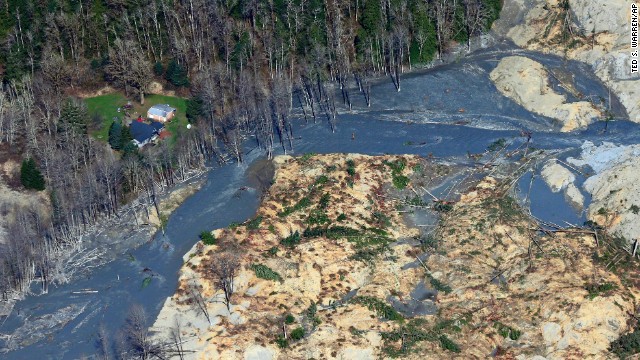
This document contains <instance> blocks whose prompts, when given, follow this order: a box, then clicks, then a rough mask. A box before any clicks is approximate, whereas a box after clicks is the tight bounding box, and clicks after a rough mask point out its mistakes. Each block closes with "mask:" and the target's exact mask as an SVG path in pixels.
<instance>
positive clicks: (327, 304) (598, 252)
mask: <svg viewBox="0 0 640 360" xmlns="http://www.w3.org/2000/svg"><path fill="white" fill-rule="evenodd" d="M523 161H526V159H523ZM275 162H276V173H275V178H274V183H273V185H272V187H271V189H270V190H269V191H268V193H267V194H266V195H265V198H264V199H263V202H262V205H261V207H260V208H259V210H258V213H257V215H256V217H255V218H254V219H251V220H249V221H247V222H245V223H243V224H233V225H231V226H229V227H228V228H225V229H218V230H216V231H214V232H213V233H212V234H213V236H214V237H215V244H212V245H205V244H204V243H202V242H201V243H198V244H196V246H194V248H193V249H192V251H191V252H190V253H189V254H187V255H185V264H184V266H183V268H182V269H181V272H180V280H179V288H178V290H177V292H176V294H175V295H174V296H172V297H171V298H168V299H167V300H166V302H165V304H164V307H163V309H162V311H161V312H160V315H159V317H158V318H157V320H156V322H155V324H154V326H153V328H152V330H154V331H155V332H156V338H157V339H171V338H172V339H174V340H176V339H177V340H179V341H178V342H179V343H180V344H181V348H182V349H183V350H184V354H185V358H192V359H310V358H316V359H318V358H326V359H345V358H348V359H377V358H390V357H401V358H407V359H425V358H427V359H442V358H459V359H469V358H487V357H491V356H495V357H500V358H505V359H506V358H516V359H543V358H544V359H566V358H576V359H578V358H579V359H582V358H605V357H609V356H611V355H610V354H609V352H608V348H609V345H610V343H611V342H612V341H614V340H615V339H616V338H618V337H619V336H620V334H622V333H623V332H626V331H628V330H629V325H628V320H629V318H630V316H629V313H634V312H635V306H636V304H635V300H634V299H635V298H637V296H639V295H640V293H639V292H638V288H637V284H636V279H635V278H634V277H631V278H628V277H625V278H621V277H620V276H619V275H616V273H615V272H612V271H609V270H610V269H611V268H613V267H611V266H609V265H610V264H606V261H607V259H610V258H611V253H610V251H611V250H609V248H608V247H606V246H604V242H605V241H606V240H605V239H604V238H600V245H601V246H600V247H598V246H597V243H596V239H595V238H594V236H593V234H588V233H584V232H581V231H580V230H567V231H566V232H558V233H555V234H554V233H550V232H547V233H545V232H541V231H539V228H538V226H537V224H535V223H534V222H533V221H531V220H530V219H529V218H527V217H526V216H525V215H524V214H523V212H522V211H521V209H520V208H519V207H518V206H517V204H516V202H515V201H514V200H513V199H512V198H511V197H509V196H508V193H509V192H508V188H509V187H510V184H512V181H513V179H508V180H506V181H504V182H501V181H499V180H497V179H495V178H491V177H488V178H485V179H484V180H482V181H481V182H479V183H477V184H476V185H475V186H473V187H472V188H471V189H469V190H468V191H466V192H465V193H464V195H462V198H461V199H460V201H458V202H457V203H456V204H448V203H432V204H431V205H430V206H431V207H433V208H434V209H437V210H439V211H440V212H441V213H442V214H443V218H442V220H441V222H440V223H439V225H438V226H437V228H436V229H435V231H433V232H432V233H431V234H430V235H425V234H421V233H420V231H418V230H417V229H415V228H411V227H408V226H407V225H406V224H405V223H404V222H403V221H402V218H401V217H400V214H399V211H400V210H401V209H415V210H416V211H418V210H419V209H422V208H424V207H426V205H427V204H425V202H424V200H422V199H421V198H420V197H414V195H413V194H416V192H414V191H415V190H416V189H421V188H422V187H426V188H429V187H430V186H432V185H433V182H434V181H436V180H438V179H439V178H441V177H442V176H444V175H446V174H447V173H448V172H449V171H450V170H449V169H448V168H446V167H444V166H440V165H436V164H433V163H431V162H430V161H428V160H425V159H421V158H418V157H415V156H381V157H370V156H361V155H322V156H321V155H315V156H304V157H299V158H291V157H288V156H283V157H278V158H276V159H275ZM406 184H408V187H406V188H404V190H402V191H401V190H399V189H398V188H403V187H404V185H406ZM207 242H208V243H210V244H211V243H212V239H209V240H207ZM594 254H595V255H594ZM230 257H233V259H236V260H237V264H238V266H237V267H236V268H235V269H236V271H235V276H233V278H234V281H233V287H234V292H233V295H232V296H231V300H230V302H229V306H228V307H227V306H226V304H225V299H224V293H223V291H222V290H221V286H220V284H221V282H220V280H221V278H220V277H219V276H216V274H217V273H218V271H217V270H214V269H216V268H217V267H218V268H219V266H220V263H221V260H222V259H229V258H230ZM594 259H596V260H594Z"/></svg>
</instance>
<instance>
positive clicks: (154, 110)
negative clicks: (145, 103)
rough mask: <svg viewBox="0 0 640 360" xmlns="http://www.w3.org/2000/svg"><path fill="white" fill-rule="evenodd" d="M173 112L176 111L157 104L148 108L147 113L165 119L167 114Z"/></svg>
mask: <svg viewBox="0 0 640 360" xmlns="http://www.w3.org/2000/svg"><path fill="white" fill-rule="evenodd" d="M173 111H176V109H175V108H173V107H171V106H170V105H169V104H157V105H153V106H152V107H150V108H149V111H148V112H147V113H148V114H149V115H156V116H162V117H166V116H167V114H169V113H170V112H173Z"/></svg>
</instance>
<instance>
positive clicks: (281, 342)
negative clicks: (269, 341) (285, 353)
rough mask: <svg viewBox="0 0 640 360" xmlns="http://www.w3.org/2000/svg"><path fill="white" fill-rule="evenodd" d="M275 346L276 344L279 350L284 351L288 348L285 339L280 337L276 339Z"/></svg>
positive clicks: (287, 342)
mask: <svg viewBox="0 0 640 360" xmlns="http://www.w3.org/2000/svg"><path fill="white" fill-rule="evenodd" d="M276 344H278V347H279V348H280V349H286V348H287V347H289V341H287V339H285V338H284V336H282V335H278V336H277V337H276Z"/></svg>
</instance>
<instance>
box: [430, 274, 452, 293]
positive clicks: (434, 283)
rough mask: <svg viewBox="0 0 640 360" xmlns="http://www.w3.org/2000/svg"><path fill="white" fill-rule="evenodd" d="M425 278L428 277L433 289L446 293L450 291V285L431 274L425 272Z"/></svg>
mask: <svg viewBox="0 0 640 360" xmlns="http://www.w3.org/2000/svg"><path fill="white" fill-rule="evenodd" d="M426 276H427V278H428V279H429V283H431V286H433V288H434V289H436V290H438V291H441V292H443V293H445V294H448V293H450V292H451V291H452V289H451V286H449V285H447V284H445V283H443V282H442V281H440V280H438V279H436V278H434V277H433V276H431V274H427V275H426Z"/></svg>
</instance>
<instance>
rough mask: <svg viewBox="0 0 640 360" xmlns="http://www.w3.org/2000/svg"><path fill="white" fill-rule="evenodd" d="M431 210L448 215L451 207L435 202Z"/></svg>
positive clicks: (444, 203) (441, 202)
mask: <svg viewBox="0 0 640 360" xmlns="http://www.w3.org/2000/svg"><path fill="white" fill-rule="evenodd" d="M433 210H435V211H437V212H441V213H448V212H449V211H451V210H453V205H452V204H449V203H446V202H444V201H436V203H435V204H433Z"/></svg>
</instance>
